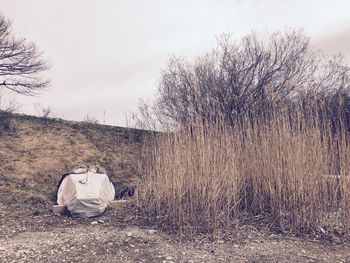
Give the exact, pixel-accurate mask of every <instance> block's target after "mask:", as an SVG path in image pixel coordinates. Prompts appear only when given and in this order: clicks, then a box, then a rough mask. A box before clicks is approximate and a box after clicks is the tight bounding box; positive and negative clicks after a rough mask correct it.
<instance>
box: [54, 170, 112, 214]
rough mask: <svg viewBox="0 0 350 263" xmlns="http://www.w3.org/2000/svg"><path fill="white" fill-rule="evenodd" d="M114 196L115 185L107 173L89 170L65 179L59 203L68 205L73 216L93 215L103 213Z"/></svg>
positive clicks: (60, 191)
mask: <svg viewBox="0 0 350 263" xmlns="http://www.w3.org/2000/svg"><path fill="white" fill-rule="evenodd" d="M114 196H115V190H114V186H113V184H112V183H111V182H110V181H109V178H108V176H107V175H106V174H97V173H92V172H90V171H88V172H87V173H82V174H70V175H68V176H66V178H64V179H63V181H62V183H61V185H60V187H59V189H58V193H57V204H59V205H65V206H67V208H68V211H69V212H70V213H71V215H72V216H73V217H93V216H98V215H100V214H102V213H103V212H104V211H105V209H106V207H107V205H108V204H109V203H110V202H111V201H113V199H114Z"/></svg>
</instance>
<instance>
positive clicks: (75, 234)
mask: <svg viewBox="0 0 350 263" xmlns="http://www.w3.org/2000/svg"><path fill="white" fill-rule="evenodd" d="M0 262H6V263H7V262H16V263H17V262H161V263H163V262H164V263H165V262H167V263H171V262H188V263H190V262H207V263H209V262H350V245H349V244H348V243H343V244H331V243H325V242H319V241H314V240H312V239H305V238H296V237H286V236H284V237H283V236H279V235H276V234H271V233H263V232H262V231H257V230H255V229H253V228H252V227H247V226H245V227H244V226H242V227H238V228H237V229H236V230H235V231H234V233H232V234H231V235H222V236H220V235H218V236H217V237H216V238H212V237H208V236H197V237H196V238H195V239H193V240H191V241H189V240H187V239H180V238H179V236H178V235H175V234H169V233H164V232H162V231H160V230H156V229H154V228H153V229H151V228H147V227H144V226H140V225H139V226H138V225H137V224H135V218H134V216H132V215H130V214H128V213H126V211H124V210H120V209H110V210H108V211H106V213H105V214H103V215H102V216H100V217H97V218H91V219H73V218H71V217H69V216H55V215H53V214H52V213H51V212H50V211H49V210H48V209H41V210H31V209H22V208H18V207H17V208H13V207H12V208H11V207H5V206H0Z"/></svg>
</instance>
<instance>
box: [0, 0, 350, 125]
mask: <svg viewBox="0 0 350 263" xmlns="http://www.w3.org/2000/svg"><path fill="white" fill-rule="evenodd" d="M0 12H1V13H2V14H3V15H4V16H6V17H8V18H9V19H11V20H12V22H13V32H14V33H15V34H16V35H17V36H18V37H25V38H26V39H28V40H30V41H33V42H35V43H36V44H37V45H38V46H39V48H40V50H42V51H43V52H44V57H45V58H46V59H48V60H49V61H50V63H51V65H52V68H51V69H50V70H49V71H48V72H47V76H49V77H50V78H51V87H50V89H49V90H47V91H46V92H45V93H43V94H42V95H41V96H37V97H31V98H23V97H21V98H20V99H19V100H20V102H21V103H22V107H21V109H20V112H24V113H27V114H34V115H35V114H36V109H35V107H34V104H35V103H40V104H41V105H42V106H44V107H45V106H50V107H51V108H52V109H53V114H54V115H55V116H57V117H61V118H65V119H70V120H83V119H84V118H85V117H86V116H87V115H89V116H91V117H94V118H96V119H99V120H100V121H101V122H103V115H104V112H105V116H106V123H108V124H113V125H124V121H125V114H126V113H127V112H130V111H135V110H136V108H137V104H138V100H139V98H146V99H149V100H150V99H152V97H153V95H154V93H155V90H156V86H157V80H158V78H159V76H160V71H161V68H162V67H164V65H165V63H166V61H167V58H169V55H176V56H186V57H188V58H193V57H194V56H196V55H199V54H201V53H203V52H205V51H206V50H209V49H210V48H211V47H213V46H214V45H215V43H216V37H217V36H219V35H220V34H222V33H224V32H231V33H232V34H233V36H234V37H237V38H240V37H241V36H244V35H246V34H249V33H250V32H252V31H256V32H258V33H259V32H271V31H274V30H277V29H284V28H304V31H305V33H306V34H307V35H309V36H310V37H311V38H312V40H313V41H314V43H315V45H317V46H318V47H320V48H322V49H325V50H326V51H329V52H339V51H341V52H343V53H344V54H345V55H346V56H347V57H348V58H350V1H348V0H328V1H327V0H292V1H289V0H187V1H185V0H178V1H174V0H173V1H167V0H147V1H145V0H143V1H142V0H123V1H122V0H74V1H72V0H60V1H54V0H47V1H42V0H0Z"/></svg>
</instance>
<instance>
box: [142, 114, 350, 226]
mask: <svg viewBox="0 0 350 263" xmlns="http://www.w3.org/2000/svg"><path fill="white" fill-rule="evenodd" d="M301 112H302V111H300V112H294V113H293V114H291V113H289V114H285V113H282V114H279V113H276V114H274V119H270V120H268V121H266V120H264V121H263V120H262V119H260V118H259V116H258V115H256V116H254V115H251V116H250V117H249V118H246V119H245V120H243V121H240V122H237V125H236V126H235V127H227V126H225V125H224V124H223V123H220V122H218V123H217V124H216V125H205V124H200V123H199V124H198V125H197V127H196V128H193V127H192V128H187V129H183V130H181V131H178V132H176V133H168V134H163V135H161V136H157V138H154V139H153V140H151V141H148V145H147V147H145V151H144V154H143V160H142V166H141V168H140V169H141V172H142V174H143V182H142V183H141V184H140V186H139V191H138V203H139V206H140V208H141V209H142V211H144V212H145V213H148V214H149V215H152V216H154V218H156V216H161V217H162V218H164V219H163V220H164V223H166V224H167V225H168V226H169V227H175V228H180V229H183V228H190V229H193V230H194V231H214V230H216V229H218V228H219V227H222V226H229V225H230V224H232V223H234V222H236V221H237V220H240V219H242V215H247V214H249V215H251V216H252V218H254V216H256V215H262V216H264V217H265V218H266V219H267V220H268V221H267V222H268V223H267V226H269V227H274V228H278V229H280V230H289V231H293V232H296V233H301V232H310V231H321V230H322V231H328V232H329V233H330V232H332V231H333V230H334V229H336V230H337V231H338V232H342V233H343V232H346V231H347V230H348V229H349V227H350V221H349V220H350V202H349V200H350V180H349V178H350V176H349V172H348V171H349V164H348V163H349V162H348V160H349V157H350V148H349V141H348V135H347V132H346V131H345V128H344V125H339V127H337V129H336V130H335V131H334V130H332V129H331V128H330V125H329V123H328V121H329V120H328V119H327V117H326V116H322V115H315V114H314V112H311V111H304V112H302V113H303V114H301ZM213 126H214V127H213ZM334 174H337V175H339V177H337V176H330V175H334ZM327 175H328V176H327ZM329 218H331V221H330V222H329ZM327 219H328V221H327Z"/></svg>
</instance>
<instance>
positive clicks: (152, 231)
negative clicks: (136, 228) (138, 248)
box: [147, 229, 157, 235]
mask: <svg viewBox="0 0 350 263" xmlns="http://www.w3.org/2000/svg"><path fill="white" fill-rule="evenodd" d="M147 233H148V234H150V235H154V234H155V233H157V230H154V229H150V230H147Z"/></svg>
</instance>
